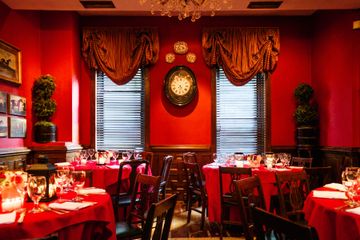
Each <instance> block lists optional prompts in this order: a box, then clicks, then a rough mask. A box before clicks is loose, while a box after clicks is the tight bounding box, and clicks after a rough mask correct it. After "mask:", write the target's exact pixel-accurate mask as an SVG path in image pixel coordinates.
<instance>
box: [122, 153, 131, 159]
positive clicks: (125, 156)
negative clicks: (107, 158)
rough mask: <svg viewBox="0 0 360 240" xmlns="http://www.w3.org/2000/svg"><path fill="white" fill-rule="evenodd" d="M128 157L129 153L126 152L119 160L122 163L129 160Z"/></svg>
mask: <svg viewBox="0 0 360 240" xmlns="http://www.w3.org/2000/svg"><path fill="white" fill-rule="evenodd" d="M128 156H129V153H128V152H127V151H124V152H122V153H121V158H122V160H123V161H126V160H130V158H129V157H128Z"/></svg>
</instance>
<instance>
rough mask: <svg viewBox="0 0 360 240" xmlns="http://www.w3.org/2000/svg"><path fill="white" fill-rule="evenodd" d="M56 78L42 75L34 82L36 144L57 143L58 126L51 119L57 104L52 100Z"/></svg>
mask: <svg viewBox="0 0 360 240" xmlns="http://www.w3.org/2000/svg"><path fill="white" fill-rule="evenodd" d="M55 87H56V85H55V82H54V77H53V76H51V75H49V74H48V75H42V76H40V77H39V78H37V79H36V80H35V82H34V85H33V89H32V98H33V112H34V115H35V117H36V118H37V121H36V122H35V124H34V136H35V142H40V143H46V142H55V141H56V126H55V124H54V123H52V122H51V117H52V116H53V114H54V112H55V110H56V102H55V100H53V99H51V96H52V95H53V93H54V91H55Z"/></svg>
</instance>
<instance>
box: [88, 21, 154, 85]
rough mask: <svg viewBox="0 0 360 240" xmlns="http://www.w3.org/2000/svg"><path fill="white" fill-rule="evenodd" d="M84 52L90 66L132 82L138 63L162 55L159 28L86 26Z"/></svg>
mask: <svg viewBox="0 0 360 240" xmlns="http://www.w3.org/2000/svg"><path fill="white" fill-rule="evenodd" d="M82 37H83V42H82V55H83V57H84V58H85V61H86V62H87V63H88V65H89V67H90V68H91V69H94V70H97V69H100V70H101V71H103V72H104V73H105V74H106V75H107V76H108V77H109V78H110V79H111V80H112V81H113V82H115V83H116V84H119V85H121V84H125V83H127V82H129V81H130V80H131V79H132V78H133V77H134V76H135V74H136V72H137V71H138V69H139V67H141V66H146V65H149V64H154V63H155V62H156V61H157V59H158V56H159V36H158V33H157V31H156V29H151V28H148V29H145V28H84V29H83V36H82Z"/></svg>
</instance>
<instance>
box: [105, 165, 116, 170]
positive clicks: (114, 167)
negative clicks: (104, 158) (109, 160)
mask: <svg viewBox="0 0 360 240" xmlns="http://www.w3.org/2000/svg"><path fill="white" fill-rule="evenodd" d="M106 167H108V168H111V169H119V165H106Z"/></svg>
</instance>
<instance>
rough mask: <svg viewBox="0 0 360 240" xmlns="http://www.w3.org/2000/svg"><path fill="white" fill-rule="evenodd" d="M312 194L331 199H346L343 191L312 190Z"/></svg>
mask: <svg viewBox="0 0 360 240" xmlns="http://www.w3.org/2000/svg"><path fill="white" fill-rule="evenodd" d="M313 196H314V197H316V198H331V199H347V197H346V195H345V193H344V192H338V191H318V190H314V191H313Z"/></svg>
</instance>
